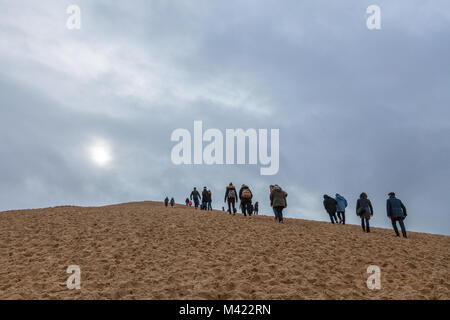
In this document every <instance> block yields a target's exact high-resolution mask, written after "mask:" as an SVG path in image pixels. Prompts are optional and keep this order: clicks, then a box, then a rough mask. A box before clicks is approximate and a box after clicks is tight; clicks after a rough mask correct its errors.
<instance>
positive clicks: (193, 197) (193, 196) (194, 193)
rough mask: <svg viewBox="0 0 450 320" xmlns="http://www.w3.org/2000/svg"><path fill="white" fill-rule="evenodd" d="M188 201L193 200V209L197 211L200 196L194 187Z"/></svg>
mask: <svg viewBox="0 0 450 320" xmlns="http://www.w3.org/2000/svg"><path fill="white" fill-rule="evenodd" d="M190 199H191V200H194V206H195V209H197V208H198V205H199V204H200V200H201V199H202V196H201V195H200V192H198V191H197V188H196V187H194V190H192V192H191V196H190Z"/></svg>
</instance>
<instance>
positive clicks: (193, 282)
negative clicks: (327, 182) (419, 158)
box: [0, 202, 450, 299]
mask: <svg viewBox="0 0 450 320" xmlns="http://www.w3.org/2000/svg"><path fill="white" fill-rule="evenodd" d="M449 248H450V237H448V236H441V235H431V234H424V233H413V232H409V239H402V238H397V237H395V235H394V231H393V230H389V229H380V228H373V229H372V233H370V234H365V233H363V232H362V230H361V228H360V226H354V225H345V226H343V225H332V224H330V223H325V222H316V221H306V220H298V219H286V220H285V223H284V224H279V223H275V222H274V221H273V218H271V217H268V216H257V217H251V218H245V217H243V216H242V215H236V216H230V215H228V214H227V213H225V212H221V211H212V212H211V211H210V212H206V211H200V210H197V211H195V210H194V209H193V208H186V207H184V206H182V205H177V206H176V208H165V207H164V206H163V204H161V203H156V202H139V203H127V204H120V205H114V206H106V207H89V208H85V207H70V206H67V207H55V208H48V209H36V210H22V211H8V212H1V213H0V253H1V254H0V299H449V298H450V281H449V276H450V272H449V270H450V268H449V263H450V259H449V258H450V250H449ZM69 265H78V266H79V267H80V269H81V290H69V289H68V288H67V286H66V281H67V278H68V277H69V276H70V274H67V273H66V270H67V267H68V266H69ZM369 265H378V266H379V267H380V270H381V289H380V290H370V289H368V288H367V285H366V281H367V278H368V277H369V274H367V267H368V266H369Z"/></svg>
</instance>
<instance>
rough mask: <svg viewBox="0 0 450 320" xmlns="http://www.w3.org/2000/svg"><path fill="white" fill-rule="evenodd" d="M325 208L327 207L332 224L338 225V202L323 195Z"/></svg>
mask: <svg viewBox="0 0 450 320" xmlns="http://www.w3.org/2000/svg"><path fill="white" fill-rule="evenodd" d="M323 206H324V207H325V210H326V211H327V212H328V214H329V216H330V220H331V223H332V224H334V222H335V221H336V223H338V219H337V217H336V207H337V201H336V200H334V199H333V198H332V197H330V196H329V195H327V194H324V195H323Z"/></svg>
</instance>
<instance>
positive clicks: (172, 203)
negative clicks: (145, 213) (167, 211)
mask: <svg viewBox="0 0 450 320" xmlns="http://www.w3.org/2000/svg"><path fill="white" fill-rule="evenodd" d="M174 205H175V199H174V198H172V199H170V206H171V207H172V208H173V206H174Z"/></svg>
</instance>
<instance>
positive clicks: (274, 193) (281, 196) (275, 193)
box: [270, 185, 287, 222]
mask: <svg viewBox="0 0 450 320" xmlns="http://www.w3.org/2000/svg"><path fill="white" fill-rule="evenodd" d="M271 187H272V188H271V189H272V190H271V192H270V206H271V207H272V208H273V211H274V214H275V220H278V222H283V209H284V208H286V207H287V201H286V195H287V193H286V192H284V191H283V189H281V187H280V186H278V185H274V186H271Z"/></svg>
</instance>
